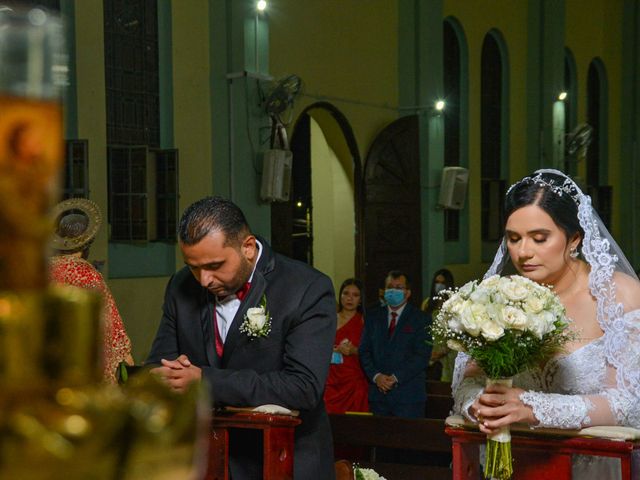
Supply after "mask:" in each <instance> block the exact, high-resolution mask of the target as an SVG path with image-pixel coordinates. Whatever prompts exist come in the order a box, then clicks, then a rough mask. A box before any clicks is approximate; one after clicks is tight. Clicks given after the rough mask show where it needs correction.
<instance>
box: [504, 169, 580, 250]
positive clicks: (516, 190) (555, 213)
mask: <svg viewBox="0 0 640 480" xmlns="http://www.w3.org/2000/svg"><path fill="white" fill-rule="evenodd" d="M564 181H565V178H564V177H561V176H560V175H556V174H554V173H550V172H545V173H542V174H537V175H529V176H527V177H524V178H523V179H522V180H520V181H519V182H518V183H516V184H515V185H514V186H513V187H511V189H509V192H507V196H506V198H505V208H504V215H505V216H504V218H505V222H506V220H507V219H508V218H509V216H510V215H511V214H512V213H513V212H515V211H516V210H518V209H519V208H522V207H526V206H528V205H537V206H538V207H540V208H541V209H542V210H544V211H545V212H546V213H547V214H548V215H549V216H550V217H551V219H552V220H553V221H554V222H555V224H556V225H557V226H558V227H560V229H562V231H563V232H564V233H565V235H566V237H567V239H570V238H571V237H573V236H574V235H575V234H576V233H578V234H579V235H580V238H581V239H582V238H584V230H582V227H581V226H580V220H579V219H578V205H577V204H576V202H575V200H574V198H573V197H572V195H571V193H570V192H566V191H562V190H563V189H562V185H563V184H564Z"/></svg>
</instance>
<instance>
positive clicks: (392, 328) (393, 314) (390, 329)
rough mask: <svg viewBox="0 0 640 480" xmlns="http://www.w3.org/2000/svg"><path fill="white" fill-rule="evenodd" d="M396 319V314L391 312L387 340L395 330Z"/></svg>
mask: <svg viewBox="0 0 640 480" xmlns="http://www.w3.org/2000/svg"><path fill="white" fill-rule="evenodd" d="M396 318H398V313H397V312H391V323H389V338H391V335H393V331H394V330H395V329H396Z"/></svg>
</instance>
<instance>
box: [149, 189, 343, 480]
mask: <svg viewBox="0 0 640 480" xmlns="http://www.w3.org/2000/svg"><path fill="white" fill-rule="evenodd" d="M179 237H180V238H179V239H180V248H181V250H182V255H183V257H184V263H185V265H186V266H185V267H184V268H182V269H181V270H180V271H178V272H177V273H176V274H174V275H173V277H171V279H170V280H169V284H168V285H167V289H166V292H165V299H164V306H163V315H162V319H161V321H160V326H159V328H158V333H157V334H156V338H155V340H154V342H153V345H152V347H151V352H150V353H149V357H148V358H147V361H146V363H148V364H149V363H150V364H160V365H161V366H159V367H156V368H154V369H153V370H152V371H153V372H155V373H156V374H158V375H160V376H161V377H162V378H163V379H164V380H165V381H166V383H167V384H168V385H169V386H170V387H171V388H172V389H174V390H176V391H183V390H184V389H185V388H186V387H187V386H188V385H189V384H190V383H191V382H199V381H201V380H205V381H206V382H207V383H208V385H209V386H210V388H211V394H212V398H213V399H214V400H215V403H216V404H217V405H231V406H237V407H253V406H258V405H263V404H278V405H282V406H285V407H287V408H290V409H295V410H299V411H300V419H301V420H302V424H301V425H300V426H298V427H297V428H296V432H295V452H294V453H295V455H294V476H295V478H296V479H318V480H325V479H332V478H334V467H333V449H332V441H331V430H330V426H329V421H328V417H327V413H326V411H325V408H324V404H323V402H322V393H323V390H324V384H325V380H326V377H327V372H328V368H329V360H330V357H331V351H332V347H333V338H334V336H335V330H336V313H335V299H334V298H335V297H334V293H333V287H332V285H331V282H330V280H329V279H328V278H327V277H326V276H325V275H323V274H321V273H320V272H318V271H316V270H314V269H313V268H311V267H309V266H308V265H306V264H303V263H300V262H297V261H294V260H292V259H289V258H287V257H284V256H282V255H279V254H277V253H275V252H273V251H272V250H271V248H270V247H269V245H268V244H267V243H266V242H265V241H264V240H263V239H260V238H257V237H256V236H254V235H253V234H252V233H251V231H250V229H249V225H248V224H247V221H246V219H245V217H244V214H243V213H242V211H241V210H240V208H239V207H238V206H237V205H235V204H233V203H232V202H230V201H228V200H225V199H223V198H220V197H207V198H204V199H202V200H199V201H197V202H196V203H194V204H192V205H191V206H189V207H188V208H187V210H186V211H185V212H184V214H183V215H182V218H181V219H180V226H179ZM260 306H262V307H264V309H263V311H260V310H252V311H251V312H250V313H251V314H252V315H251V318H252V319H255V318H256V315H254V312H257V314H258V315H257V317H260V313H267V312H268V316H267V318H266V323H265V324H264V325H260V323H259V322H258V323H250V322H249V316H248V315H247V311H248V309H249V308H252V307H253V308H260ZM253 434H254V432H251V431H244V430H241V429H236V430H233V431H231V432H230V439H229V440H230V441H229V445H230V450H229V464H230V465H229V467H230V473H231V477H232V478H233V480H242V479H254V478H262V471H261V469H262V460H261V452H262V446H261V444H260V442H259V441H258V439H257V438H255V436H254V435H253Z"/></svg>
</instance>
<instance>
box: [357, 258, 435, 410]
mask: <svg viewBox="0 0 640 480" xmlns="http://www.w3.org/2000/svg"><path fill="white" fill-rule="evenodd" d="M410 297H411V285H410V283H409V280H408V278H407V275H406V274H404V273H403V272H400V271H398V270H392V271H390V272H389V274H388V275H387V277H386V280H385V290H384V299H385V302H386V305H385V306H380V307H376V308H373V309H370V310H368V311H367V314H366V317H365V328H364V331H363V333H362V339H361V341H360V348H359V354H360V363H361V364H362V368H363V369H364V371H365V373H366V375H367V378H368V379H369V381H370V385H369V406H370V409H371V411H372V412H373V413H374V414H375V415H384V416H397V417H414V418H418V417H424V411H425V401H426V391H425V371H426V368H427V364H428V362H429V357H430V355H431V346H430V345H428V344H427V339H428V336H427V324H428V321H427V319H428V317H427V316H426V315H425V314H424V313H423V312H421V311H420V310H419V309H418V308H417V307H415V306H414V305H412V304H410V303H408V300H409V298H410Z"/></svg>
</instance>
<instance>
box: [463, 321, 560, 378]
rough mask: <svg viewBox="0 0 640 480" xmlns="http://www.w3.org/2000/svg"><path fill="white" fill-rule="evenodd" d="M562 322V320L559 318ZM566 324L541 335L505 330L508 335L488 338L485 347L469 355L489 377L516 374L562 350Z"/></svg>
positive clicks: (538, 364) (474, 350) (476, 349)
mask: <svg viewBox="0 0 640 480" xmlns="http://www.w3.org/2000/svg"><path fill="white" fill-rule="evenodd" d="M558 323H560V322H558ZM564 329H565V327H564V324H561V325H557V326H556V330H553V331H552V332H550V333H548V334H546V335H544V336H543V337H542V339H538V338H537V337H535V336H534V335H532V334H531V333H529V332H525V333H523V334H521V335H519V334H518V332H514V331H509V330H507V331H505V333H504V336H503V337H501V338H500V339H499V340H496V341H494V342H487V344H486V345H485V347H484V348H478V347H476V348H471V350H469V355H470V356H471V358H473V359H474V360H475V361H476V363H477V364H478V365H479V366H480V368H482V370H484V372H485V373H486V374H487V377H489V378H507V377H513V376H514V375H516V374H517V373H519V372H522V371H524V370H528V369H530V368H533V367H536V366H540V365H541V364H542V363H543V362H544V361H546V360H547V359H548V358H550V357H552V356H553V355H555V354H556V353H558V352H560V351H562V348H563V346H564V344H565V342H566V334H565V333H560V332H564Z"/></svg>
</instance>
